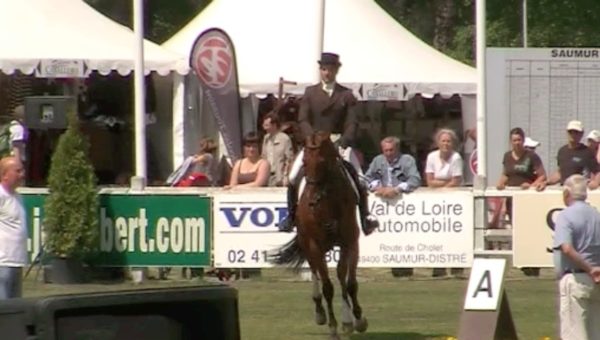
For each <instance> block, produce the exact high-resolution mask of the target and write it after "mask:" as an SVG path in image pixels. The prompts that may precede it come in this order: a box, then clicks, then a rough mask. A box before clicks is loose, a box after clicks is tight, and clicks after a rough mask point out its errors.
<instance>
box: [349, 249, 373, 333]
mask: <svg viewBox="0 0 600 340" xmlns="http://www.w3.org/2000/svg"><path fill="white" fill-rule="evenodd" d="M348 258H349V262H350V263H349V265H348V294H350V298H351V299H352V313H353V314H354V329H355V330H356V331H357V332H360V333H362V332H364V331H366V330H367V328H368V327H369V324H368V322H367V318H365V317H364V316H363V315H362V308H361V307H360V304H359V303H358V281H356V267H357V266H358V241H357V242H356V244H354V245H353V246H352V247H350V248H349V249H348Z"/></svg>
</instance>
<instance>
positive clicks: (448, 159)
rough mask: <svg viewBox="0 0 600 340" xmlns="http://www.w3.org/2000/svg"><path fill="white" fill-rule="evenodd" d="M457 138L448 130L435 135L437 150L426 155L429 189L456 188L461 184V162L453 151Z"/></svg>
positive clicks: (460, 158)
mask: <svg viewBox="0 0 600 340" xmlns="http://www.w3.org/2000/svg"><path fill="white" fill-rule="evenodd" d="M457 141H458V138H457V137H456V133H455V132H454V131H452V130H450V129H440V130H438V132H437V133H436V134H435V143H436V146H437V150H434V151H432V152H430V153H429V155H427V162H426V164H425V175H426V179H427V186H428V187H430V188H447V187H456V186H459V185H460V184H461V183H462V176H463V160H462V157H461V156H460V154H459V153H458V152H456V151H455V150H454V148H455V146H456V144H457Z"/></svg>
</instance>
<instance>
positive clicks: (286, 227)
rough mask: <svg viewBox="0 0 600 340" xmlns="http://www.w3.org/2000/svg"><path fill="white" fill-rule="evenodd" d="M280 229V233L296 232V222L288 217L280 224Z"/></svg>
mask: <svg viewBox="0 0 600 340" xmlns="http://www.w3.org/2000/svg"><path fill="white" fill-rule="evenodd" d="M278 228H279V231H280V232H284V233H291V232H292V231H294V221H293V220H292V218H291V217H290V216H289V215H288V216H286V217H285V218H284V219H283V221H281V222H279V226H278Z"/></svg>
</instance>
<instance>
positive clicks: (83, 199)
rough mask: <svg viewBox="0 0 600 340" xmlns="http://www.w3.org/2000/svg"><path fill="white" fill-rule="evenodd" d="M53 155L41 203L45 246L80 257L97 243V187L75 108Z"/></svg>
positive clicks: (64, 255) (90, 251) (67, 255)
mask: <svg viewBox="0 0 600 340" xmlns="http://www.w3.org/2000/svg"><path fill="white" fill-rule="evenodd" d="M68 118H69V126H68V128H67V131H66V132H65V133H63V134H62V135H61V136H60V139H59V141H58V145H57V147H56V150H55V151H54V154H53V155H52V163H51V165H50V173H49V176H48V190H49V194H48V197H47V198H46V202H45V204H44V231H45V233H46V240H45V248H46V250H47V251H48V252H50V253H51V254H52V255H54V256H58V257H65V258H74V259H83V258H84V257H85V256H86V255H89V254H91V253H93V252H95V251H96V250H97V247H98V244H99V243H98V238H99V232H98V211H99V210H98V208H99V203H98V189H97V187H96V177H95V175H94V169H93V166H92V164H91V162H90V159H89V156H88V152H89V143H88V141H87V140H86V139H85V137H84V136H83V135H82V134H81V132H80V130H79V122H78V118H77V113H76V112H75V110H74V109H73V110H71V111H70V112H69V116H68Z"/></svg>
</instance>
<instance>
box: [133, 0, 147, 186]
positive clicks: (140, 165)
mask: <svg viewBox="0 0 600 340" xmlns="http://www.w3.org/2000/svg"><path fill="white" fill-rule="evenodd" d="M133 30H134V34H135V44H134V45H135V49H134V51H135V57H134V60H135V66H134V92H135V101H134V103H135V105H134V107H135V119H134V120H135V133H134V135H135V176H134V177H133V178H132V181H131V188H132V189H138V190H143V189H144V187H145V186H146V116H145V112H146V108H145V106H146V102H145V98H146V93H145V92H146V91H145V90H146V89H145V87H144V1H143V0H133Z"/></svg>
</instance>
